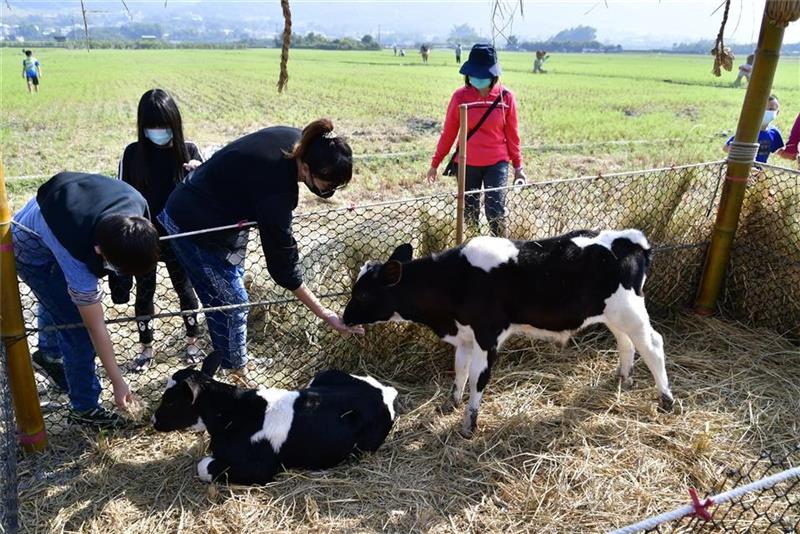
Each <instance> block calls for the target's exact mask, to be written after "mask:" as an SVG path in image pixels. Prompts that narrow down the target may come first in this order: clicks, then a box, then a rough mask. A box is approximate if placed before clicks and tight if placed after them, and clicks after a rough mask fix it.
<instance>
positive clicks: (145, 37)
mask: <svg viewBox="0 0 800 534" xmlns="http://www.w3.org/2000/svg"><path fill="white" fill-rule="evenodd" d="M139 39H141V40H142V41H157V40H158V37H156V36H155V35H141V36H139Z"/></svg>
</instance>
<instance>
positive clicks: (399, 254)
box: [387, 243, 414, 263]
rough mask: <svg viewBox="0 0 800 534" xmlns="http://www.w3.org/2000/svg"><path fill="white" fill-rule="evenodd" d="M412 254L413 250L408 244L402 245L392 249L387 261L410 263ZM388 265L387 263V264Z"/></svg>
mask: <svg viewBox="0 0 800 534" xmlns="http://www.w3.org/2000/svg"><path fill="white" fill-rule="evenodd" d="M413 253H414V249H413V248H411V244H410V243H404V244H402V245H400V246H399V247H397V248H396V249H394V252H392V255H391V256H390V257H389V261H392V260H394V261H399V262H400V263H405V262H408V261H411V257H412V254H413ZM387 263H388V262H387Z"/></svg>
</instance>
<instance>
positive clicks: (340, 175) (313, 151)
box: [286, 119, 353, 188]
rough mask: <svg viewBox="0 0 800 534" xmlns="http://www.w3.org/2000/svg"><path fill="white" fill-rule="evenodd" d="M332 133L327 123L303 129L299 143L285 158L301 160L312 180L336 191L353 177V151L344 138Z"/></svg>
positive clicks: (316, 123)
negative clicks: (330, 186) (309, 172)
mask: <svg viewBox="0 0 800 534" xmlns="http://www.w3.org/2000/svg"><path fill="white" fill-rule="evenodd" d="M332 132H333V122H332V121H331V120H330V119H318V120H315V121H314V122H312V123H310V124H308V125H307V126H306V127H305V128H303V135H302V137H301V138H300V141H298V142H297V143H296V144H295V145H294V147H292V151H291V152H289V153H288V154H286V157H288V158H290V159H299V160H301V161H302V162H303V163H305V164H307V165H308V168H309V171H311V175H312V176H315V177H316V178H319V179H320V180H322V181H324V182H328V183H330V184H332V185H333V186H334V187H336V188H339V187H343V186H345V185H347V183H348V182H350V179H351V178H352V177H353V151H352V150H351V149H350V145H348V144H347V141H345V139H344V138H342V137H340V136H338V135H333V134H332Z"/></svg>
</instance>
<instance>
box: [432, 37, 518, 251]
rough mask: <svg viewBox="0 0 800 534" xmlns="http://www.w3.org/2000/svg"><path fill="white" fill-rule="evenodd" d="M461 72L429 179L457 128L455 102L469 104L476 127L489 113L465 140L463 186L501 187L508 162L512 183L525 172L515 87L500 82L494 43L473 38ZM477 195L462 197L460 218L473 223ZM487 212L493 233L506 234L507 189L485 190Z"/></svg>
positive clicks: (469, 188) (477, 208)
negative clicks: (480, 42) (510, 87)
mask: <svg viewBox="0 0 800 534" xmlns="http://www.w3.org/2000/svg"><path fill="white" fill-rule="evenodd" d="M459 72H460V73H461V74H463V75H464V86H463V87H461V88H459V89H457V90H456V91H455V92H454V93H453V96H452V97H451V98H450V104H449V105H448V106H447V114H446V116H445V121H444V128H443V130H442V134H441V136H440V137H439V143H438V144H437V146H436V152H435V153H434V155H433V158H432V160H431V167H430V169H428V174H427V178H428V182H429V183H431V184H432V183H434V182H435V181H436V176H437V173H438V171H437V169H438V167H439V164H440V163H441V162H442V160H443V159H444V158H445V156H447V154H448V152H449V151H450V148H451V147H452V146H453V142H454V141H455V140H456V136H457V135H458V129H459V105H461V104H469V105H470V107H469V111H468V113H467V115H468V127H469V129H470V130H472V128H474V127H475V126H476V125H477V123H478V122H479V121H480V120H481V118H482V117H483V116H484V115H485V114H486V113H487V112H489V110H490V108H491V106H492V104H493V103H494V102H495V101H497V105H495V107H494V109H492V110H491V112H489V113H488V115H487V116H486V119H485V121H484V122H483V124H482V125H481V126H480V128H478V130H477V131H475V133H474V135H472V136H471V137H470V138H469V140H468V141H467V169H466V183H465V186H466V190H467V191H474V190H476V189H481V188H482V187H483V188H487V189H489V188H495V187H503V186H505V185H506V183H507V181H508V162H509V161H511V164H512V165H513V166H514V179H515V182H516V183H524V182H525V181H526V180H527V178H526V176H525V171H524V170H523V168H522V154H521V152H520V142H519V129H518V125H517V104H516V101H515V99H514V95H513V93H511V91H509V90H508V89H507V88H506V87H504V86H503V85H501V84H500V64H499V62H498V61H497V54H496V53H495V50H494V47H492V46H490V45H488V44H476V45H475V46H473V47H472V50H471V51H470V53H469V59H467V61H466V62H465V63H464V64H463V65H462V66H461V69H460V71H459ZM480 202H481V201H480V195H479V194H476V193H472V194H468V195H466V198H465V207H464V208H465V209H464V219H465V220H466V221H467V222H468V223H469V224H471V225H473V226H477V224H478V216H479V213H480ZM485 210H486V218H487V219H488V220H489V226H490V228H491V230H492V233H493V234H494V235H496V236H504V235H505V220H504V219H505V192H504V191H502V190H500V191H488V192H487V193H486V200H485Z"/></svg>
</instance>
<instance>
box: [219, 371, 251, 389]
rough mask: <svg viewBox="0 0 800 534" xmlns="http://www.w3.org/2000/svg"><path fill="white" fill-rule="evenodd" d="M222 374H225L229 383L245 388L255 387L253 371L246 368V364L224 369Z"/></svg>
mask: <svg viewBox="0 0 800 534" xmlns="http://www.w3.org/2000/svg"><path fill="white" fill-rule="evenodd" d="M224 375H225V376H227V378H228V380H229V381H230V382H231V384H233V385H235V386H239V387H242V388H246V389H255V388H256V387H258V383H257V382H256V381H255V380H253V373H251V372H250V371H249V370H248V369H247V365H244V366H243V367H239V368H238V369H226V370H225V371H224Z"/></svg>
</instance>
